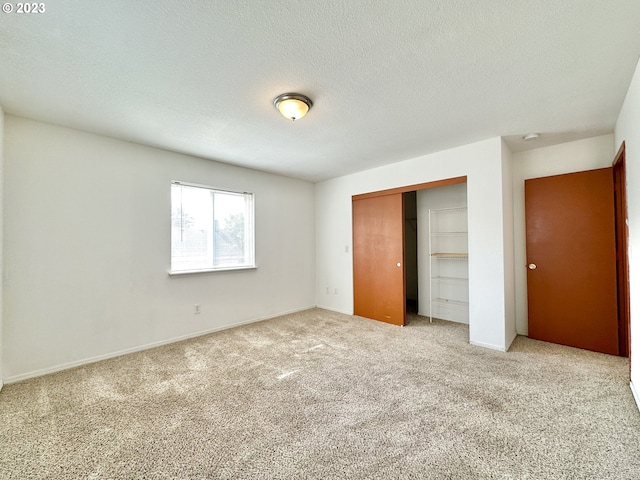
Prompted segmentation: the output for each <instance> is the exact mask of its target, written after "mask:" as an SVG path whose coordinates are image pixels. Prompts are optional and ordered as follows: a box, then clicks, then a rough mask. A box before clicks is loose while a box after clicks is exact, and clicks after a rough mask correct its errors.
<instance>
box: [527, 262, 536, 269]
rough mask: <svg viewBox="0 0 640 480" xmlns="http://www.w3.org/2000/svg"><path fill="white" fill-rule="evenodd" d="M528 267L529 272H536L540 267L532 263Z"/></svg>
mask: <svg viewBox="0 0 640 480" xmlns="http://www.w3.org/2000/svg"><path fill="white" fill-rule="evenodd" d="M528 267H529V270H535V269H536V268H538V266H537V265H536V264H535V263H530V264H529V265H528Z"/></svg>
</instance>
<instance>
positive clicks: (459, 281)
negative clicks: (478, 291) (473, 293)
mask: <svg viewBox="0 0 640 480" xmlns="http://www.w3.org/2000/svg"><path fill="white" fill-rule="evenodd" d="M431 280H432V281H434V282H437V283H450V284H452V285H466V284H467V282H468V281H469V279H468V278H466V277H431Z"/></svg>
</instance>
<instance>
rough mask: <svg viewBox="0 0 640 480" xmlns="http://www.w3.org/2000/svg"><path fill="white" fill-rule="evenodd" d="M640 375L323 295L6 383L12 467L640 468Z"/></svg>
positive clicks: (618, 365)
mask: <svg viewBox="0 0 640 480" xmlns="http://www.w3.org/2000/svg"><path fill="white" fill-rule="evenodd" d="M628 375H629V364H628V359H624V358H619V357H613V356H608V355H603V354H598V353H592V352H587V351H583V350H578V349H574V348H569V347H563V346H559V345H553V344H547V343H543V342H539V341H535V340H530V339H528V338H525V337H518V338H517V339H516V340H515V341H514V343H513V345H512V347H511V349H510V351H509V352H508V353H502V352H497V351H492V350H488V349H484V348H480V347H475V346H472V345H469V343H468V328H467V326H466V325H461V324H455V323H449V322H444V321H434V323H433V324H430V323H429V322H428V320H427V319H424V318H421V317H418V316H415V315H412V316H411V317H410V318H409V324H408V325H407V326H406V327H404V328H400V327H395V326H391V325H386V324H383V323H379V322H375V321H371V320H366V319H363V318H359V317H353V316H348V315H342V314H339V313H334V312H328V311H325V310H320V309H313V310H308V311H304V312H300V313H295V314H291V315H286V316H283V317H278V318H275V319H272V320H267V321H264V322H260V323H255V324H251V325H247V326H243V327H239V328H234V329H231V330H226V331H223V332H218V333H214V334H210V335H206V336H203V337H199V338H196V339H192V340H188V341H184V342H180V343H176V344H172V345H168V346H165V347H160V348H155V349H152V350H147V351H144V352H140V353H135V354H131V355H126V356H123V357H119V358H116V359H112V360H107V361H103V362H99V363H95V364H91V365H86V366H83V367H79V368H75V369H73V370H68V371H65V372H60V373H56V374H52V375H48V376H45V377H40V378H35V379H31V380H27V381H24V382H21V383H17V384H13V385H7V386H5V387H4V389H3V390H2V392H0V479H20V480H23V479H25V480H26V479H53V480H57V479H405V478H406V479H474V480H481V479H598V480H604V479H616V480H624V479H629V480H631V479H638V478H640V413H639V412H638V409H637V407H636V405H635V403H634V400H633V397H632V394H631V392H630V389H629V379H628Z"/></svg>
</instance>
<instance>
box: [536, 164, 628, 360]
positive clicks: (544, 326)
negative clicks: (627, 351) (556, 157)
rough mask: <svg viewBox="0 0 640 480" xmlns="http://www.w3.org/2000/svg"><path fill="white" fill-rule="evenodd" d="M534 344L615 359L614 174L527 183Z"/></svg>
mask: <svg viewBox="0 0 640 480" xmlns="http://www.w3.org/2000/svg"><path fill="white" fill-rule="evenodd" d="M525 210H526V226H527V291H528V303H529V307H528V308H529V336H530V337H531V338H536V339H538V340H545V341H547V342H553V343H560V344H563V345H569V346H573V347H578V348H584V349H587V350H593V351H597V352H603V353H609V354H614V355H616V354H618V311H617V290H616V251H615V227H614V225H615V220H614V218H615V217H614V195H613V171H612V169H611V168H605V169H599V170H590V171H586V172H578V173H571V174H567V175H556V176H553V177H545V178H536V179H531V180H527V181H525Z"/></svg>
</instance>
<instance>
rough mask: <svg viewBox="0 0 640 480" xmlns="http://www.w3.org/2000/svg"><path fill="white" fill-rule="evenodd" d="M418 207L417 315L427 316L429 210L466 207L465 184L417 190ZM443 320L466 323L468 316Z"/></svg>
mask: <svg viewBox="0 0 640 480" xmlns="http://www.w3.org/2000/svg"><path fill="white" fill-rule="evenodd" d="M416 200H417V207H418V307H419V312H418V313H419V314H420V315H424V316H429V315H430V314H431V313H430V312H429V301H430V292H429V278H430V277H431V270H430V265H429V209H431V208H451V207H466V206H467V184H466V183H460V184H457V185H448V186H446V187H438V188H429V189H426V190H419V191H418V193H417V196H416ZM444 320H451V321H456V320H457V321H461V322H462V323H469V322H468V315H461V316H459V317H458V318H453V316H452V317H450V318H444Z"/></svg>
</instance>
